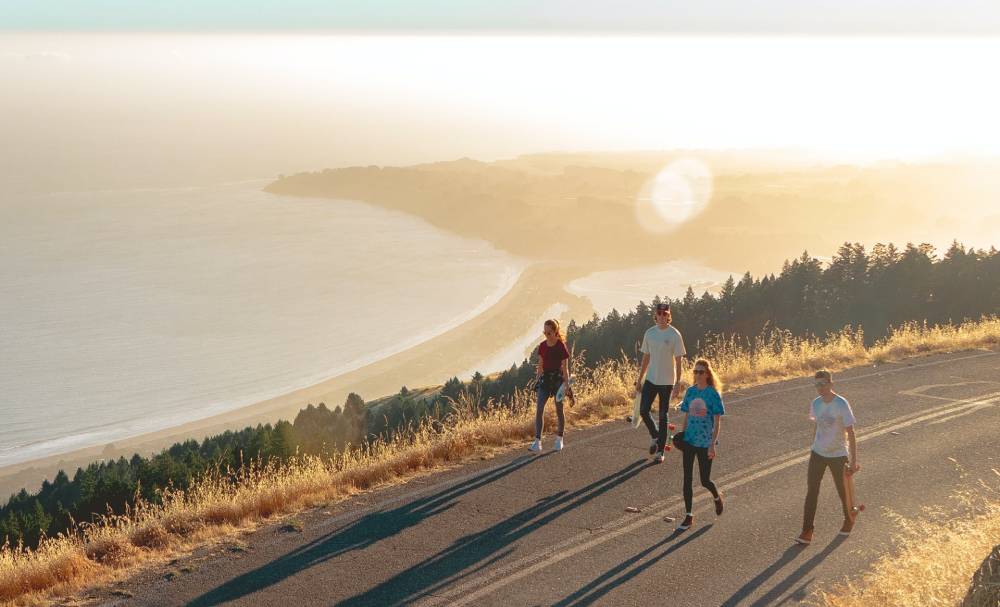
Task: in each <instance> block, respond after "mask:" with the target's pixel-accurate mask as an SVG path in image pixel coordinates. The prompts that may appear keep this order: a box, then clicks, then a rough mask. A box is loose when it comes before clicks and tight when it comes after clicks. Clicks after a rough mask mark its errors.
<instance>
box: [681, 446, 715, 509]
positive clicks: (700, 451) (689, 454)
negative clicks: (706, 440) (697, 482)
mask: <svg viewBox="0 0 1000 607" xmlns="http://www.w3.org/2000/svg"><path fill="white" fill-rule="evenodd" d="M695 457H697V458H698V474H699V475H700V476H701V486H702V487H704V488H706V489H708V490H709V491H711V492H712V497H716V498H717V497H719V490H718V489H716V487H715V483H713V482H712V478H711V477H712V460H710V459H708V447H693V446H691V445H685V446H684V507H685V508H686V510H685V511H684V512H691V502H693V501H694V490H693V489H692V488H691V484H692V483H693V482H694V458H695Z"/></svg>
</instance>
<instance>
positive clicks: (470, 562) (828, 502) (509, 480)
mask: <svg viewBox="0 0 1000 607" xmlns="http://www.w3.org/2000/svg"><path fill="white" fill-rule="evenodd" d="M834 379H835V389H836V390H837V391H838V392H839V393H841V394H843V395H844V396H845V397H846V398H847V399H848V400H849V401H850V402H851V404H852V407H853V409H854V412H855V415H856V417H857V419H858V424H857V426H856V430H857V435H858V440H859V445H858V450H859V462H860V464H861V466H862V470H861V472H860V473H859V474H858V475H857V477H856V491H857V495H858V500H859V501H861V502H864V503H865V504H866V506H867V510H866V511H865V512H864V513H862V514H861V515H860V517H859V520H858V523H857V525H856V527H855V530H854V533H852V534H851V536H850V537H848V538H843V537H840V536H838V535H837V531H838V530H839V528H840V524H841V521H842V514H841V511H840V505H839V501H838V498H837V495H836V491H835V488H834V485H833V482H832V478H831V477H830V476H829V475H827V476H826V477H825V478H824V481H823V488H822V491H821V493H820V504H819V511H818V514H817V519H816V534H815V538H814V541H813V543H812V545H811V546H807V547H801V546H798V545H796V544H794V543H793V541H792V540H793V538H794V537H795V536H796V535H797V534H798V532H799V530H800V528H801V519H802V508H803V499H804V496H805V485H806V460H807V458H808V454H809V446H810V444H811V442H812V432H813V426H812V423H811V422H810V421H809V420H808V417H807V410H808V403H809V402H810V401H811V400H812V399H813V398H814V397H815V396H816V392H815V389H814V388H813V386H812V379H811V378H802V379H798V380H791V381H786V382H780V383H776V384H770V385H767V386H760V387H757V388H754V389H749V390H742V391H738V392H731V393H727V394H725V400H726V408H727V412H728V415H727V416H726V417H725V418H723V426H722V435H721V443H720V446H719V447H718V456H717V459H716V461H715V464H714V465H713V466H714V467H713V478H714V480H715V481H716V483H717V485H718V486H719V488H720V490H721V491H722V493H723V495H724V497H725V499H726V509H725V512H724V514H723V515H722V516H721V517H716V515H715V512H714V509H713V507H712V501H711V499H710V496H709V494H708V492H707V491H705V490H704V489H702V488H701V487H700V486H699V485H698V481H697V475H696V476H695V526H694V527H692V528H691V529H690V530H688V531H686V532H676V531H675V527H676V525H677V524H678V522H679V520H680V519H681V518H682V516H683V508H684V506H683V500H682V497H681V460H680V455H679V454H678V452H677V451H673V452H671V453H669V454H668V456H667V460H666V462H664V463H663V464H658V465H657V464H653V463H652V461H651V458H650V456H649V455H648V452H647V448H648V445H649V438H648V436H647V435H646V433H645V430H644V429H643V428H640V429H639V430H634V429H632V428H631V426H630V425H628V424H626V423H624V422H612V423H607V424H604V425H601V426H598V427H594V428H590V429H587V430H582V431H573V430H572V429H570V430H569V431H568V432H567V435H566V443H567V446H566V448H565V449H564V450H563V451H561V452H559V453H554V452H550V451H546V452H544V453H542V454H540V455H534V454H529V452H528V451H527V450H516V451H513V452H511V453H508V454H506V455H503V456H501V457H498V458H495V459H491V460H488V461H477V462H475V463H472V464H469V465H466V466H463V467H461V468H458V469H454V470H450V471H447V472H443V473H440V474H436V475H431V476H426V477H423V478H420V479H416V480H414V481H412V482H409V483H406V484H405V485H400V486H397V487H393V488H390V489H386V490H382V491H378V492H372V493H369V494H366V495H363V496H359V497H357V498H355V499H352V500H350V501H347V502H344V503H341V504H339V505H337V506H336V507H334V508H332V509H319V510H316V511H313V512H310V513H307V514H304V515H302V516H301V517H299V518H300V520H301V521H302V523H303V529H302V531H301V532H298V531H288V530H284V529H282V527H281V526H280V525H270V526H268V527H265V528H263V529H261V530H259V531H257V532H255V533H253V534H251V535H249V536H247V537H245V538H244V540H245V541H246V542H247V544H248V546H247V548H246V549H236V550H232V549H227V548H226V547H225V546H215V547H213V548H210V549H208V548H206V549H204V550H200V551H197V552H195V553H194V554H192V555H191V556H190V557H186V558H185V559H183V560H181V561H180V562H178V563H176V564H174V566H173V568H172V570H173V572H174V574H173V575H165V571H164V570H162V569H157V570H155V571H153V570H151V571H147V572H145V573H143V574H141V575H139V576H138V577H136V578H134V579H132V580H130V581H128V582H126V583H124V584H120V585H116V586H114V587H112V588H107V589H104V590H102V591H100V592H98V593H97V595H96V598H97V599H98V600H99V602H101V603H103V604H108V605H123V606H124V605H191V606H205V605H255V606H256V605H262V606H266V605H276V606H281V607H293V606H296V605H344V606H358V605H411V604H418V605H449V606H450V605H500V606H503V607H512V606H517V605H558V606H577V605H642V604H653V603H656V604H675V605H685V606H699V605H727V606H728V605H753V606H760V605H779V604H780V605H784V604H795V603H798V602H800V601H802V600H804V599H805V598H806V597H808V596H809V595H810V594H811V593H813V592H814V591H816V590H817V589H820V588H825V587H828V586H829V585H830V584H831V583H835V582H838V581H842V580H844V579H845V577H847V576H850V575H855V574H859V573H861V572H863V571H865V570H866V568H867V567H868V566H869V564H870V563H871V562H872V561H874V560H875V559H877V558H878V557H879V556H881V555H882V554H884V553H886V552H887V551H889V550H890V549H891V547H892V542H891V540H892V537H893V535H894V533H895V532H896V528H895V526H896V523H894V521H893V518H892V517H891V516H888V515H887V514H888V512H889V511H890V510H891V511H892V512H895V513H898V514H901V515H903V516H908V517H909V516H917V515H920V514H921V512H922V509H923V508H924V507H925V506H939V505H948V504H950V503H951V502H950V501H949V496H951V495H953V494H954V493H955V492H956V491H957V490H960V489H962V488H965V487H969V486H971V485H973V484H974V483H975V482H976V480H977V479H979V478H983V479H986V478H994V479H995V475H994V472H993V471H992V470H993V469H1000V406H998V403H1000V353H998V352H990V351H968V352H960V353H954V354H947V355H935V356H928V357H923V358H915V359H910V360H907V361H904V362H901V363H891V364H885V365H878V366H877V367H872V366H866V367H858V368H854V369H851V370H849V371H845V372H843V373H839V374H837V375H836V376H835V378H834ZM545 444H546V446H547V447H551V444H552V440H551V437H546V441H545ZM525 447H527V445H525ZM628 507H633V508H637V509H639V512H627V511H626V508H628ZM668 517H669V518H672V519H673V520H665V519H667V518H668ZM984 556H985V555H984ZM168 578H169V579H168ZM114 590H119V591H121V590H125V591H127V593H132V594H133V595H134V596H131V597H128V598H122V597H120V596H118V597H116V596H113V595H112V594H111V592H112V591H114Z"/></svg>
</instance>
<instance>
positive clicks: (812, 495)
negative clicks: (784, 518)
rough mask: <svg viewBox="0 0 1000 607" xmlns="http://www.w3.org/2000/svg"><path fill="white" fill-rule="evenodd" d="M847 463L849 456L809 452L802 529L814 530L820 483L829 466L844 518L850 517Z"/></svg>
mask: <svg viewBox="0 0 1000 607" xmlns="http://www.w3.org/2000/svg"><path fill="white" fill-rule="evenodd" d="M846 465H847V457H846V456H840V457H823V456H822V455H820V454H819V453H816V452H815V451H812V452H811V453H810V454H809V488H808V491H806V507H805V513H804V514H803V517H802V530H803V531H812V529H813V526H814V524H813V523H814V521H815V520H816V503H817V502H818V501H819V485H820V482H821V481H822V480H823V474H824V473H825V472H826V469H827V468H829V469H830V472H831V473H833V483H834V484H835V485H837V494H838V495H840V505H841V507H842V508H843V510H844V519H845V520H846V519H848V518H850V516H851V515H850V512H849V511H848V509H847V500H846V499H845V498H846V497H847V496H846V494H845V492H844V466H846Z"/></svg>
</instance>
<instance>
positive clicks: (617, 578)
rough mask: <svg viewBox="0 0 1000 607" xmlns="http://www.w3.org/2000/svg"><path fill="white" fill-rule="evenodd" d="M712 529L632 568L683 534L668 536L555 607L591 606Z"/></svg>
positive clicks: (697, 533)
mask: <svg viewBox="0 0 1000 607" xmlns="http://www.w3.org/2000/svg"><path fill="white" fill-rule="evenodd" d="M711 528H712V525H706V526H704V527H702V528H701V529H699V530H697V531H695V532H693V533H691V535H689V536H687V537H686V538H684V539H683V540H681V541H679V542H677V543H676V544H673V545H672V546H669V547H668V548H667V549H666V550H664V551H663V552H661V553H659V554H657V555H656V556H654V557H652V558H650V559H649V560H648V561H646V562H644V563H642V564H640V565H636V566H635V567H632V566H633V565H635V564H636V563H638V562H639V561H641V560H642V559H644V558H646V557H647V556H649V555H650V554H652V553H653V552H656V551H657V550H658V549H660V548H662V547H663V546H666V545H667V544H670V542H672V541H674V540H675V539H677V538H678V537H680V536H681V535H682V534H683V532H681V531H674V532H673V533H672V534H670V535H668V536H667V537H665V538H664V539H662V540H660V541H659V542H657V543H655V544H653V545H652V546H650V547H649V548H646V549H645V550H643V551H642V552H640V553H639V554H636V555H635V556H632V557H629V558H628V559H626V560H625V561H623V562H621V563H619V564H618V565H615V566H614V567H613V568H611V569H609V570H608V571H606V572H605V573H603V574H601V575H600V576H599V577H598V578H596V579H595V580H594V581H592V582H590V583H589V584H587V585H586V586H584V587H583V588H580V589H579V590H577V591H576V592H574V593H573V594H571V595H569V596H568V597H566V598H564V599H563V600H561V601H559V602H558V603H556V604H555V605H553V607H582V606H583V605H590V604H592V603H594V602H595V601H597V600H599V599H600V598H602V597H603V596H604V595H606V594H607V593H609V592H611V591H612V590H614V589H615V588H617V587H619V586H621V585H622V584H624V583H625V582H627V581H629V580H631V579H632V578H634V577H635V576H637V575H639V574H640V573H642V572H643V571H645V570H647V569H649V568H650V567H652V566H653V565H655V564H656V563H657V562H658V561H660V560H662V559H664V558H666V557H667V556H669V555H670V554H671V553H672V552H674V551H675V550H679V549H680V548H681V547H683V546H684V545H685V544H687V543H689V542H692V541H694V540H695V539H697V538H698V537H699V536H701V535H703V534H704V533H706V532H708V530H709V529H711ZM630 567H632V569H631V570H630V569H629V568H630Z"/></svg>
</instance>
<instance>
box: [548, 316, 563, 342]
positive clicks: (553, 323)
mask: <svg viewBox="0 0 1000 607" xmlns="http://www.w3.org/2000/svg"><path fill="white" fill-rule="evenodd" d="M545 326H546V327H548V328H550V329H552V330H553V331H555V332H556V337H558V338H559V341H561V342H563V343H565V342H566V335H564V334H563V331H562V328H561V327H560V326H559V321H558V320H556V319H554V318H550V319H548V320H546V321H545Z"/></svg>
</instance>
